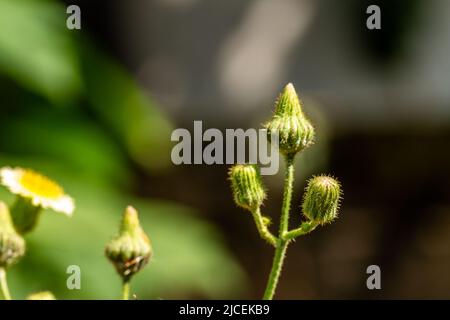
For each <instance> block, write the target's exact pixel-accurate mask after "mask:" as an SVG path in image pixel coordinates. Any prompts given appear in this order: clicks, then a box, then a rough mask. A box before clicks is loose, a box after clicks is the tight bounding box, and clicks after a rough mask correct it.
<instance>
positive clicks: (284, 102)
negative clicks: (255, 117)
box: [265, 83, 314, 157]
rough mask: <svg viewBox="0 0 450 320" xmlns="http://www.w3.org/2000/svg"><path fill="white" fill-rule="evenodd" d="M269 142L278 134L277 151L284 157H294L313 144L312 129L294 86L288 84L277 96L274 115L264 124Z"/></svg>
mask: <svg viewBox="0 0 450 320" xmlns="http://www.w3.org/2000/svg"><path fill="white" fill-rule="evenodd" d="M265 127H266V129H267V134H268V138H269V141H271V140H270V137H271V135H272V134H273V133H275V132H278V137H279V149H280V151H281V153H283V154H284V155H285V156H290V157H292V156H294V155H296V154H297V153H298V152H300V151H302V150H303V149H305V148H306V147H308V146H310V145H311V144H313V143H314V127H313V126H312V124H311V123H310V122H309V120H308V119H307V118H306V117H305V115H304V114H303V111H302V105H301V102H300V100H299V98H298V96H297V93H296V92H295V88H294V86H293V85H292V84H291V83H289V84H288V85H286V87H285V88H284V89H283V91H282V92H281V93H280V95H279V96H278V99H277V101H276V103H275V113H274V115H273V117H272V119H271V120H270V121H269V122H268V123H266V124H265Z"/></svg>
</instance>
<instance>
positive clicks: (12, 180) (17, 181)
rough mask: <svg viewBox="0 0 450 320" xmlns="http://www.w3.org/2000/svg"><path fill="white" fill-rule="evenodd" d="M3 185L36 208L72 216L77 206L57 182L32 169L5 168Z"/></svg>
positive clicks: (0, 176) (2, 178)
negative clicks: (48, 209)
mask: <svg viewBox="0 0 450 320" xmlns="http://www.w3.org/2000/svg"><path fill="white" fill-rule="evenodd" d="M0 178H1V184H2V185H4V186H5V187H7V188H8V189H9V191H10V192H12V193H14V194H16V195H18V196H20V197H23V198H25V199H27V200H30V201H31V204H32V205H34V206H36V207H42V208H45V209H47V208H50V209H53V210H54V211H56V212H62V213H64V214H66V215H67V216H71V215H72V213H73V211H74V209H75V204H74V201H73V199H72V198H71V197H70V196H68V195H66V194H65V193H64V190H63V188H62V187H61V186H59V185H58V184H57V183H56V182H54V181H52V180H50V179H49V178H47V177H46V176H44V175H41V174H40V173H37V172H35V171H33V170H30V169H23V168H9V167H3V168H1V169H0Z"/></svg>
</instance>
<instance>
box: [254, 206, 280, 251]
mask: <svg viewBox="0 0 450 320" xmlns="http://www.w3.org/2000/svg"><path fill="white" fill-rule="evenodd" d="M252 215H253V219H254V220H255V224H256V228H257V229H258V232H259V235H260V236H261V238H263V239H264V240H266V241H267V242H268V243H269V244H271V245H272V246H274V247H276V246H277V238H276V237H275V236H274V235H273V234H272V233H271V232H270V230H269V229H268V228H267V225H266V224H265V223H264V221H263V218H262V215H261V210H260V208H259V207H258V208H257V209H255V210H252Z"/></svg>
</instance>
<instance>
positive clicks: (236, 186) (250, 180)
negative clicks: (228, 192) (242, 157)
mask: <svg viewBox="0 0 450 320" xmlns="http://www.w3.org/2000/svg"><path fill="white" fill-rule="evenodd" d="M229 177H230V181H231V189H232V191H233V197H234V202H235V203H236V204H237V205H238V206H240V207H242V208H244V209H247V210H250V211H251V210H255V209H256V208H259V207H260V206H261V205H262V203H263V201H264V199H265V198H266V192H265V190H264V186H263V183H262V179H261V174H260V171H259V167H258V166H257V165H254V164H238V165H235V166H233V167H232V168H231V169H230V171H229Z"/></svg>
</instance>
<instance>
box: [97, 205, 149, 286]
mask: <svg viewBox="0 0 450 320" xmlns="http://www.w3.org/2000/svg"><path fill="white" fill-rule="evenodd" d="M105 253H106V256H107V257H108V258H109V260H110V261H111V262H112V263H113V265H114V267H115V268H116V270H117V272H118V273H119V275H120V276H121V277H122V278H123V280H124V281H128V280H129V279H130V278H131V277H132V276H133V275H134V274H135V273H137V272H138V271H139V270H141V269H142V268H143V267H145V265H146V264H147V263H148V261H149V259H150V257H151V255H152V247H151V244H150V240H149V238H148V237H147V235H146V234H145V232H144V230H143V229H142V227H141V225H140V223H139V218H138V213H137V211H136V209H134V208H133V207H131V206H128V207H127V208H126V210H125V213H124V215H123V219H122V223H121V226H120V231H119V234H118V235H117V236H116V237H115V238H113V239H112V240H111V241H110V242H109V243H108V244H107V245H106V250H105Z"/></svg>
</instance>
